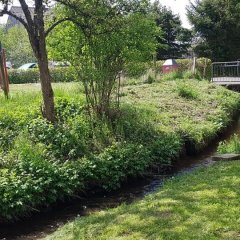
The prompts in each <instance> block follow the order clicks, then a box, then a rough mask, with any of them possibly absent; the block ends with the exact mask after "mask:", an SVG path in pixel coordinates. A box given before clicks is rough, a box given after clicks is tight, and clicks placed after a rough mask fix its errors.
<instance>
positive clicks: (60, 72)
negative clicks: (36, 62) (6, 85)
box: [8, 67, 76, 84]
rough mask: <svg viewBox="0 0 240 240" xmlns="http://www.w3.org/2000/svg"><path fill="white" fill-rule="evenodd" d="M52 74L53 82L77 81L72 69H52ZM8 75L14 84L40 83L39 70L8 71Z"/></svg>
mask: <svg viewBox="0 0 240 240" xmlns="http://www.w3.org/2000/svg"><path fill="white" fill-rule="evenodd" d="M50 74H51V77H52V81H53V82H72V81H75V79H76V76H75V74H74V71H73V69H72V68H71V67H65V68H63V67H62V68H60V67H59V68H52V69H50ZM8 75H9V81H10V83H12V84H22V83H37V82H39V70H38V69H28V70H19V69H11V70H9V71H8Z"/></svg>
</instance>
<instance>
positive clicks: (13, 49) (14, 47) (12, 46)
mask: <svg viewBox="0 0 240 240" xmlns="http://www.w3.org/2000/svg"><path fill="white" fill-rule="evenodd" d="M0 38H1V39H0V40H1V42H2V44H3V47H4V48H6V55H7V60H8V61H11V63H12V64H13V65H14V67H20V66H21V65H23V64H25V63H28V62H36V59H35V57H34V54H33V51H32V48H31V46H30V43H29V39H28V34H27V31H26V30H25V28H24V27H21V26H16V27H12V28H10V29H8V30H7V31H4V34H3V35H2V36H1V37H0Z"/></svg>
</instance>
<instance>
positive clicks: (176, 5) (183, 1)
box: [160, 0, 191, 28]
mask: <svg viewBox="0 0 240 240" xmlns="http://www.w3.org/2000/svg"><path fill="white" fill-rule="evenodd" d="M189 2H190V0H160V3H161V4H162V5H165V6H167V7H170V8H171V9H172V10H173V12H174V13H175V14H179V15H180V17H181V20H182V24H183V26H184V27H186V28H191V26H190V23H189V22H188V19H187V16H186V6H187V5H189Z"/></svg>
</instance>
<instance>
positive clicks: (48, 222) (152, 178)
mask: <svg viewBox="0 0 240 240" xmlns="http://www.w3.org/2000/svg"><path fill="white" fill-rule="evenodd" d="M233 134H240V122H239V120H236V121H234V122H233V124H232V126H231V127H229V128H228V129H227V130H226V131H224V132H223V133H222V134H220V135H219V138H218V141H214V142H212V143H211V144H210V145H209V146H208V147H207V148H205V149H204V152H203V151H202V152H201V153H199V154H197V155H195V156H184V157H181V158H179V159H178V160H177V161H176V162H175V164H174V166H172V168H171V169H169V171H168V172H167V173H166V174H164V175H163V174H156V173H154V174H152V175H148V177H146V176H145V177H142V178H137V179H132V180H131V181H129V182H127V183H125V184H123V186H122V188H121V189H120V190H118V191H114V192H110V193H109V192H98V193H96V192H88V194H87V195H81V196H78V197H76V198H75V199H74V200H71V199H69V200H67V201H65V202H64V203H62V202H60V203H58V204H55V205H53V206H52V207H51V208H48V209H47V210H46V211H43V212H39V213H35V214H33V216H31V217H30V218H26V219H23V220H21V221H19V222H16V223H11V224H0V239H1V240H2V239H4V240H33V239H40V238H43V237H46V236H47V235H49V234H51V233H53V232H54V231H55V230H56V229H57V228H59V227H61V226H63V225H64V224H66V223H67V222H69V221H73V220H74V219H75V218H76V217H79V216H86V215H88V214H90V213H93V212H96V211H99V210H101V209H106V208H113V207H116V206H118V205H120V204H121V203H132V202H134V201H136V200H139V199H142V198H143V197H144V196H146V195H148V194H150V193H153V192H155V191H156V190H158V189H159V188H161V187H162V186H163V184H164V181H165V180H167V179H170V178H173V177H175V176H177V175H182V174H185V173H190V172H191V171H193V170H195V169H197V168H199V167H206V166H210V165H212V164H214V161H213V160H212V158H211V156H212V155H214V154H215V153H216V150H217V146H218V143H219V142H220V141H223V140H228V139H230V137H231V136H232V135H233Z"/></svg>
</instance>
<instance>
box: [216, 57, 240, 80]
mask: <svg viewBox="0 0 240 240" xmlns="http://www.w3.org/2000/svg"><path fill="white" fill-rule="evenodd" d="M212 82H239V84H240V61H235V62H215V63H213V64H212Z"/></svg>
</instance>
